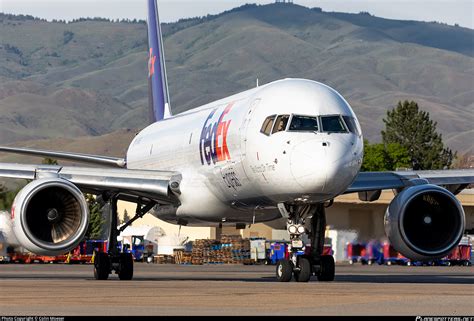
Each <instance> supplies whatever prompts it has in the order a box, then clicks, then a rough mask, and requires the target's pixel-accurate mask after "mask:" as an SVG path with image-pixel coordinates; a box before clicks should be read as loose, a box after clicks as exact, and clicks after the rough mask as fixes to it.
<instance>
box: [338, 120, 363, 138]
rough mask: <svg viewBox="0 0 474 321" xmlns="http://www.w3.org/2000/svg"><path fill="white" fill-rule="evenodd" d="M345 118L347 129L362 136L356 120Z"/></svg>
mask: <svg viewBox="0 0 474 321" xmlns="http://www.w3.org/2000/svg"><path fill="white" fill-rule="evenodd" d="M342 118H344V121H345V123H346V126H347V128H348V129H349V131H350V132H351V133H353V134H356V135H360V133H359V129H358V128H357V124H356V121H355V119H354V118H352V117H350V116H342Z"/></svg>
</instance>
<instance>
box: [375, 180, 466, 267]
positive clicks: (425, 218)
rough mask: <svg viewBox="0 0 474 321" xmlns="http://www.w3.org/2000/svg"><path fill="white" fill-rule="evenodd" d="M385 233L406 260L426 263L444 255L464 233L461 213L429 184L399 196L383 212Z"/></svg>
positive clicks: (453, 200) (446, 195)
mask: <svg viewBox="0 0 474 321" xmlns="http://www.w3.org/2000/svg"><path fill="white" fill-rule="evenodd" d="M384 224H385V233H386V234H387V236H388V238H389V240H390V242H391V244H392V246H393V247H394V248H395V249H396V250H397V251H399V252H400V253H402V254H403V255H404V256H406V257H407V258H409V259H412V260H417V261H426V260H431V259H436V258H441V257H443V256H445V255H447V254H448V253H449V252H451V251H452V250H453V248H454V247H455V246H456V245H458V243H459V241H460V240H461V238H462V236H463V233H464V226H465V217H464V210H463V208H462V206H461V204H460V203H459V201H458V200H457V199H456V197H455V196H454V195H453V194H452V193H451V192H449V191H448V190H446V189H444V188H442V187H439V186H436V185H430V184H423V185H416V186H412V187H409V188H407V189H405V190H403V191H402V192H400V193H399V194H398V195H397V196H396V197H395V198H394V199H393V201H392V202H391V203H390V205H389V206H388V208H387V210H386V212H385V220H384Z"/></svg>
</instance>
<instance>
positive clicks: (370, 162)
mask: <svg viewBox="0 0 474 321" xmlns="http://www.w3.org/2000/svg"><path fill="white" fill-rule="evenodd" d="M406 167H411V165H410V155H409V154H408V151H407V149H406V148H404V147H403V146H401V145H400V144H397V143H391V144H387V145H385V144H370V143H369V142H368V141H367V140H365V141H364V161H363V162H362V168H361V170H362V171H376V172H378V171H394V170H396V169H397V168H406Z"/></svg>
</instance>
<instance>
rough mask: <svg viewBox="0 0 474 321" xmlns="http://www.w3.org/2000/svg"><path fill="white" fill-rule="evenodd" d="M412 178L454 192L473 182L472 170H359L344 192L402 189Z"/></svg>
mask: <svg viewBox="0 0 474 321" xmlns="http://www.w3.org/2000/svg"><path fill="white" fill-rule="evenodd" d="M413 179H422V180H425V181H426V183H428V184H434V185H439V186H444V187H446V188H447V189H449V190H450V191H451V192H453V193H455V194H456V193H458V192H460V191H461V190H463V189H464V188H466V187H467V186H469V185H470V184H473V183H474V170H472V169H460V170H433V171H397V172H360V173H359V174H358V175H357V177H356V179H355V180H354V182H353V183H352V185H351V186H349V188H348V189H347V190H346V192H345V193H356V192H367V191H377V190H384V189H402V188H405V187H408V186H411V185H412V180H413Z"/></svg>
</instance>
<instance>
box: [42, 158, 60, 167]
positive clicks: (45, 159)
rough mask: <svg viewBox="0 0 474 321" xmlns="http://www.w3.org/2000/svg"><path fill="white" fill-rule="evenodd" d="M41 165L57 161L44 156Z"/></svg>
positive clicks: (56, 162)
mask: <svg viewBox="0 0 474 321" xmlns="http://www.w3.org/2000/svg"><path fill="white" fill-rule="evenodd" d="M41 164H43V165H58V161H57V160H55V159H52V158H49V157H47V158H44V159H43V161H42V162H41Z"/></svg>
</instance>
